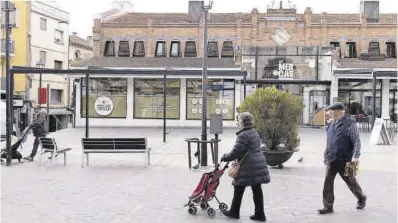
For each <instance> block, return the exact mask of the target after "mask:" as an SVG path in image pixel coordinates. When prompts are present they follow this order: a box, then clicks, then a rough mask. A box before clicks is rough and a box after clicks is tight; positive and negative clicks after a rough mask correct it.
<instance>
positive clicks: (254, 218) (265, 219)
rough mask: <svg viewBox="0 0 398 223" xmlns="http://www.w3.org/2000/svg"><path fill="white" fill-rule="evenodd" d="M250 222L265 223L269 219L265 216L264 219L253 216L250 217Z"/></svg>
mask: <svg viewBox="0 0 398 223" xmlns="http://www.w3.org/2000/svg"><path fill="white" fill-rule="evenodd" d="M250 220H253V221H262V222H265V221H267V218H266V217H265V216H264V217H257V216H256V215H252V216H250Z"/></svg>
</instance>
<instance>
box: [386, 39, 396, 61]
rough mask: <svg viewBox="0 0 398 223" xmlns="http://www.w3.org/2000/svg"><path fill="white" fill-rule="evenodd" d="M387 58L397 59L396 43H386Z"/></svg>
mask: <svg viewBox="0 0 398 223" xmlns="http://www.w3.org/2000/svg"><path fill="white" fill-rule="evenodd" d="M386 57H388V58H397V47H396V45H395V42H387V43H386Z"/></svg>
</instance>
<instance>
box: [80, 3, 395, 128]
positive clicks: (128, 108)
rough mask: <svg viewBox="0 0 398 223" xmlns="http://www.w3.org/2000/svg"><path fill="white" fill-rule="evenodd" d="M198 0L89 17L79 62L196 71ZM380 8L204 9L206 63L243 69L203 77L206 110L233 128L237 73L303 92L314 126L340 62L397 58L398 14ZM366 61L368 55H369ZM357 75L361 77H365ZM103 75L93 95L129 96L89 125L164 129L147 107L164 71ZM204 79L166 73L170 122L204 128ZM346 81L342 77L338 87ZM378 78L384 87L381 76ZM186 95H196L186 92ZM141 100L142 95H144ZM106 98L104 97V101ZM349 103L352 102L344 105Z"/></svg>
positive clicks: (333, 89) (256, 83)
mask: <svg viewBox="0 0 398 223" xmlns="http://www.w3.org/2000/svg"><path fill="white" fill-rule="evenodd" d="M202 4H203V2H201V1H190V2H189V10H188V13H137V12H125V13H123V11H122V12H121V11H119V12H118V14H117V15H115V16H108V17H106V18H98V19H95V20H94V27H93V51H94V58H92V59H91V60H88V61H84V62H82V63H80V64H77V65H75V66H76V67H77V68H78V67H85V68H87V67H97V68H98V67H102V68H116V69H117V68H118V67H124V68H128V67H130V68H145V69H148V70H156V69H158V70H159V69H166V68H167V69H180V70H190V69H191V70H195V69H196V70H198V69H201V62H200V61H201V59H202V57H203V48H204V47H203V19H202V14H201V10H202V9H201V6H202ZM373 4H375V3H373ZM377 8H378V7H374V5H372V4H370V3H366V2H364V3H361V7H360V5H358V9H360V10H359V11H360V12H359V13H353V14H328V13H322V14H316V13H313V12H312V9H311V8H307V9H306V10H305V12H304V13H298V12H297V10H296V9H295V8H293V7H290V6H288V7H286V6H283V5H282V3H281V4H280V5H279V7H278V8H275V7H270V8H268V9H267V11H266V12H259V11H258V10H257V9H253V10H252V11H251V13H210V16H209V25H208V38H209V39H208V45H207V47H206V48H207V52H208V61H209V64H212V65H213V67H212V66H210V67H209V68H213V69H218V70H223V71H224V72H226V71H236V72H241V74H240V75H238V74H236V75H231V76H228V75H226V76H223V77H220V76H218V77H216V76H214V77H209V78H210V81H209V83H214V85H216V87H214V86H213V87H212V86H209V93H208V95H209V97H212V94H215V95H216V96H215V97H214V100H213V99H211V100H209V101H208V107H209V108H211V109H210V110H209V113H210V114H211V113H220V114H223V115H224V119H225V122H224V124H225V125H226V126H228V125H230V126H232V125H235V122H234V121H233V117H234V115H235V109H236V107H237V106H239V104H240V102H241V101H242V100H243V98H244V94H243V90H242V87H243V77H244V76H245V75H244V74H247V76H246V78H247V88H246V91H247V94H249V93H250V92H252V91H254V90H255V89H256V88H259V87H265V86H270V85H275V86H277V87H278V88H279V89H283V90H287V91H289V92H291V93H292V94H295V95H299V96H301V97H302V98H303V102H304V105H305V108H304V111H303V113H304V114H303V117H302V123H301V124H308V125H311V124H313V121H312V120H313V118H314V116H315V115H316V113H317V112H318V111H319V109H320V108H322V107H324V106H326V105H328V104H330V103H331V101H334V100H336V99H335V98H336V97H339V95H337V96H336V93H338V92H339V89H342V88H343V87H342V86H340V85H339V84H337V85H336V84H335V83H336V77H335V76H336V75H335V74H334V73H333V72H334V71H333V70H334V69H338V66H339V64H345V63H349V61H353V60H355V61H356V60H358V61H363V60H364V57H365V56H364V55H365V54H366V55H367V54H369V53H375V52H376V51H377V50H378V52H379V54H378V55H384V56H380V57H382V58H381V59H380V58H379V59H378V60H379V62H374V63H377V64H379V66H384V64H386V63H388V64H394V63H395V64H396V61H397V59H396V39H397V38H396V32H397V27H396V26H397V16H396V14H381V13H379V12H378V11H377ZM369 9H371V10H369ZM376 43H377V44H376ZM370 48H371V50H370ZM366 58H367V59H368V60H372V59H371V58H372V57H366ZM366 58H365V59H366ZM369 58H370V59H369ZM383 61H388V62H383ZM364 63H366V62H364ZM391 66H392V65H388V67H385V68H391ZM356 75H357V77H358V78H359V79H361V76H360V75H361V74H356ZM366 75H368V74H366ZM104 78H105V77H104ZM106 78H108V81H105V80H103V79H101V80H100V79H94V78H93V79H92V86H90V92H91V91H93V92H99V91H98V90H96V89H97V88H98V87H95V86H97V85H98V86H102V87H101V88H102V89H103V90H102V91H103V92H101V93H96V94H97V96H96V97H101V96H103V95H106V94H114V93H113V92H115V91H120V92H124V93H123V94H124V95H127V96H123V97H126V99H123V102H119V99H114V100H112V103H113V107H112V108H113V109H116V107H120V108H117V109H122V108H123V109H122V110H125V112H122V115H116V114H119V112H111V113H109V114H107V113H102V114H103V115H99V114H98V113H95V112H94V110H93V115H94V116H96V118H95V119H94V120H92V121H91V124H92V125H106V126H112V125H119V124H120V125H122V126H123V125H126V126H131V125H155V126H156V125H161V123H162V122H161V121H160V120H157V119H158V118H159V116H162V113H156V112H152V111H153V110H155V111H156V109H159V108H156V106H155V105H157V104H159V103H160V102H161V101H162V99H160V96H159V95H161V94H162V93H161V92H162V91H163V90H161V91H160V89H163V88H162V87H156V86H159V85H162V84H161V83H162V75H158V76H155V75H152V76H151V75H148V76H144V77H135V76H134V74H131V75H130V77H129V78H127V79H116V78H119V77H117V76H114V75H109V76H107V77H106ZM200 78H201V77H200V75H199V76H195V77H193V76H189V75H185V76H184V75H183V76H179V77H178V78H176V79H175V80H172V78H171V77H169V79H168V80H169V81H168V83H169V84H171V85H172V86H174V89H173V88H171V87H170V89H168V92H179V94H180V95H179V96H178V97H179V99H178V100H177V96H173V97H174V99H172V98H173V97H172V96H170V99H167V101H168V102H167V103H168V104H172V103H173V104H175V106H173V109H174V110H175V111H176V112H172V110H173V109H172V108H171V107H170V108H168V110H167V111H168V114H167V117H168V119H169V120H168V123H169V122H170V123H171V125H177V126H200V120H199V119H200V115H199V113H200V110H199V107H200V106H199V107H198V108H196V107H194V106H193V105H194V104H198V103H200V100H199V99H196V98H199V96H200V92H201V89H200V88H199V86H200ZM195 79H196V80H195ZM337 79H338V78H337ZM362 79H363V78H362ZM392 79H394V78H392ZM342 80H343V79H341V80H340V82H342V83H343V81H342ZM337 83H339V81H337ZM383 83H384V85H385V87H384V89H386V87H387V84H386V83H387V82H386V81H384V82H383ZM390 83H391V84H390ZM394 83H395V85H394ZM115 85H123V86H124V87H120V86H118V87H116V86H115ZM390 85H391V86H392V89H394V86H395V89H396V81H395V82H394V80H393V81H389V82H388V87H389V88H388V89H389V90H388V91H390ZM77 86H78V87H77V89H82V87H83V86H81V85H80V84H79V83H77ZM177 86H179V87H177ZM195 86H196V87H195ZM115 89H119V90H115ZM216 89H219V90H220V89H221V90H222V91H223V92H222V93H221V92H218V93H214V92H213V91H215V90H216ZM385 92H387V91H386V90H385ZM76 95H78V93H77V94H76ZM150 95H152V96H151V99H149V96H150ZM154 95H155V96H154ZM156 95H158V96H156ZM190 95H196V96H195V98H189V97H191V96H190ZM392 95H394V94H392ZM79 97H80V98H79ZM143 97H147V99H143V100H141V99H142V98H143ZM361 98H363V97H361ZM365 98H366V97H365ZM108 99H109V97H108V98H106V100H108ZM338 99H340V98H338ZM76 100H77V102H78V101H82V100H84V96H83V95H82V94H80V95H79V96H78V97H77V99H76ZM385 100H386V98H385V99H384V101H385ZM392 100H394V99H392ZM395 100H396V99H395ZM95 101H96V99H94V98H93V99H91V100H90V104H93V106H94V105H95ZM108 101H109V100H108ZM177 101H178V103H177ZM384 101H383V102H384ZM387 101H388V100H387ZM350 103H351V101H349V102H348V104H350ZM359 103H362V107H364V105H365V104H366V103H369V100H368V99H366V100H360V102H359ZM78 104H79V103H77V105H76V125H77V126H79V125H84V121H83V119H82V118H83V117H84V114H83V113H82V111H83V110H82V107H80V109H79V108H78ZM108 104H110V103H108ZM177 104H178V106H179V107H178V108H177ZM115 105H117V106H116V107H115ZM100 107H101V106H100ZM108 107H109V106H108ZM154 107H155V108H154ZM348 107H350V106H348ZM381 107H383V106H381ZM385 107H386V106H385ZM195 109H196V110H195ZM140 110H141V112H139V111H140ZM113 111H115V110H113ZM177 111H179V114H177ZM195 112H196V113H195ZM190 113H192V114H190ZM82 114H83V115H82ZM195 114H196V115H195ZM380 114H381V113H380ZM115 115H116V116H118V117H116V116H115ZM112 117H113V118H112ZM126 120H130V121H127V122H126Z"/></svg>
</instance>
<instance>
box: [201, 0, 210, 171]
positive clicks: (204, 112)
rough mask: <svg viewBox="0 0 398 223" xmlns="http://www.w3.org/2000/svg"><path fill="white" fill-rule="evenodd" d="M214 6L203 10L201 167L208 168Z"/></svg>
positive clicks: (208, 6) (203, 7) (205, 7)
mask: <svg viewBox="0 0 398 223" xmlns="http://www.w3.org/2000/svg"><path fill="white" fill-rule="evenodd" d="M212 6H213V1H209V3H208V4H207V5H203V6H202V10H203V12H204V13H203V16H204V18H203V21H204V24H203V67H202V135H201V140H202V150H201V159H200V161H201V166H207V142H206V141H207V88H208V87H207V44H208V43H207V42H208V41H207V23H208V14H209V10H210V9H211V7H212Z"/></svg>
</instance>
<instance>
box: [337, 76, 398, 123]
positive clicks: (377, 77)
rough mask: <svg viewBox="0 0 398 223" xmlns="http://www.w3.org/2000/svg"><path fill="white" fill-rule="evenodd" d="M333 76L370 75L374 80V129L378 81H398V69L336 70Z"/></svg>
mask: <svg viewBox="0 0 398 223" xmlns="http://www.w3.org/2000/svg"><path fill="white" fill-rule="evenodd" d="M333 74H343V75H344V74H364V75H366V74H367V75H369V77H370V78H372V79H373V89H372V98H373V100H372V128H373V126H374V123H375V120H376V84H377V80H380V79H385V78H390V79H393V80H394V79H398V76H397V75H398V69H394V68H373V69H366V68H365V69H358V68H351V69H350V68H347V69H336V70H334V71H333Z"/></svg>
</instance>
